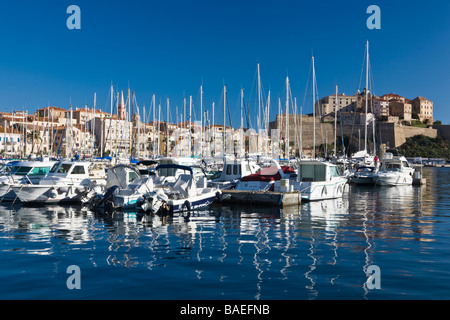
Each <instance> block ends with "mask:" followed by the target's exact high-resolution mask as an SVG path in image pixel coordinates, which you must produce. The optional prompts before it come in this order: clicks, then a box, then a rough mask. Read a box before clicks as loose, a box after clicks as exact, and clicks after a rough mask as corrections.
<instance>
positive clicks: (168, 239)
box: [0, 172, 442, 299]
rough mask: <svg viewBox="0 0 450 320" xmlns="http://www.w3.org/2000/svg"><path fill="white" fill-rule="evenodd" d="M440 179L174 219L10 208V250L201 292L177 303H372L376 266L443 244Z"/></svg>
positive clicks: (6, 246)
mask: <svg viewBox="0 0 450 320" xmlns="http://www.w3.org/2000/svg"><path fill="white" fill-rule="evenodd" d="M431 173H433V172H431ZM431 173H430V172H429V173H428V174H431ZM427 180H428V176H427ZM431 180H432V178H430V179H429V180H428V184H427V185H426V186H423V187H412V186H403V187H391V188H389V187H382V188H373V187H367V188H364V187H357V188H355V187H352V188H351V189H350V191H349V194H348V195H346V196H344V197H343V198H342V199H334V200H326V201H319V202H311V203H304V204H302V205H301V206H300V207H296V206H294V207H288V208H283V209H279V208H267V207H242V206H230V205H228V206H216V207H212V208H211V209H210V210H203V211H196V212H193V213H192V214H191V215H190V216H183V215H176V216H174V217H161V216H158V215H142V214H139V213H136V212H121V213H114V214H95V213H93V212H90V211H87V210H82V209H81V208H80V207H59V206H51V207H42V208H28V207H27V208H24V207H20V206H19V207H14V208H11V206H10V205H3V206H2V207H0V235H1V239H2V240H1V243H2V246H1V249H0V250H1V251H3V252H6V251H7V252H19V253H27V254H34V255H52V256H54V257H56V258H59V257H60V256H61V255H62V254H65V253H68V252H70V253H71V254H74V255H76V254H77V252H80V251H82V250H84V251H88V252H89V253H90V254H89V259H90V261H91V263H92V264H93V265H95V266H103V267H105V268H115V269H117V268H125V269H137V268H139V269H140V270H145V271H146V272H143V277H147V278H146V279H148V278H150V279H151V280H152V281H154V282H155V284H156V285H158V284H160V285H164V283H163V281H164V279H166V278H165V277H162V276H161V275H162V274H166V273H167V272H170V275H171V277H172V278H174V279H177V281H179V282H180V283H183V281H189V283H190V284H191V285H192V286H190V287H192V288H191V289H186V290H187V291H186V292H176V293H173V294H174V296H172V297H175V298H176V297H178V298H191V297H190V296H188V294H190V293H191V291H189V290H199V291H200V290H204V295H203V297H205V298H213V299H214V298H218V297H219V298H243V299H249V298H251V299H284V298H286V299H290V298H293V299H320V298H322V297H324V294H325V293H327V294H339V293H340V292H341V291H344V292H352V293H353V292H357V295H359V297H368V296H370V292H368V291H367V290H366V289H365V287H364V283H365V280H366V279H367V278H366V275H365V270H366V268H367V266H369V265H372V264H377V263H380V259H382V257H384V256H385V255H389V254H395V253H396V252H398V251H401V250H406V249H408V248H410V247H412V246H413V244H414V243H424V242H434V241H435V240H436V236H435V229H436V219H437V218H436V211H435V207H436V205H435V203H436V194H435V192H436V190H435V189H434V188H436V186H434V185H430V184H429V183H430V181H431ZM441 197H442V196H441ZM441 206H442V204H441ZM408 250H409V249H408ZM421 250H422V251H421V253H423V252H425V253H428V254H429V253H430V252H431V250H432V247H421ZM381 254H382V255H383V256H382V255H381ZM136 274H139V273H136V272H134V273H133V277H134V278H133V279H134V281H136V282H137V283H139V281H141V280H140V278H139V277H138V276H136ZM124 277H126V274H124ZM103 281H108V280H107V279H106V277H105V279H103ZM195 288H197V289H195ZM196 297H199V298H200V297H202V295H197V296H196Z"/></svg>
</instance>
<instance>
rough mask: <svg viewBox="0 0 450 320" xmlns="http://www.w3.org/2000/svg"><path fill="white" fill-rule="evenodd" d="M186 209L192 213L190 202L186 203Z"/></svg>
mask: <svg viewBox="0 0 450 320" xmlns="http://www.w3.org/2000/svg"><path fill="white" fill-rule="evenodd" d="M184 207H185V208H186V210H187V212H190V211H191V203H190V202H189V201H188V200H186V201H185V202H184Z"/></svg>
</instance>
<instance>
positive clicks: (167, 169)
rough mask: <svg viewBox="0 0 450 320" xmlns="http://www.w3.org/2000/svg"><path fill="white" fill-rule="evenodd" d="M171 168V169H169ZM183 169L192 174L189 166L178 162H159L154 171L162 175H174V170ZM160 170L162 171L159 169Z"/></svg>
mask: <svg viewBox="0 0 450 320" xmlns="http://www.w3.org/2000/svg"><path fill="white" fill-rule="evenodd" d="M171 169H172V170H171ZM178 169H179V170H184V171H188V172H190V173H191V175H192V174H194V172H193V170H192V168H191V167H188V166H182V165H179V164H160V165H158V166H157V167H156V169H155V170H156V171H158V172H160V173H161V174H162V173H164V174H162V175H164V176H171V175H175V172H176V171H177V170H178ZM161 170H162V171H161ZM167 173H173V174H167Z"/></svg>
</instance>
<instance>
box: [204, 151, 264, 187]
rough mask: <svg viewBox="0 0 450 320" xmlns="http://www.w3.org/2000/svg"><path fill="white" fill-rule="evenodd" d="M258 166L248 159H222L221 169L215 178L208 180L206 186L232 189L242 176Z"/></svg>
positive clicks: (251, 172)
mask: <svg viewBox="0 0 450 320" xmlns="http://www.w3.org/2000/svg"><path fill="white" fill-rule="evenodd" d="M259 169H260V166H259V165H258V164H257V163H256V161H253V160H249V159H234V160H231V159H227V158H225V159H224V164H223V169H222V171H221V174H220V176H219V177H218V178H217V179H213V180H211V181H209V182H208V186H210V187H217V188H219V189H222V190H227V189H233V188H235V187H236V185H237V183H238V182H239V181H240V180H241V178H242V177H245V176H248V175H251V174H253V173H256V172H258V171H259Z"/></svg>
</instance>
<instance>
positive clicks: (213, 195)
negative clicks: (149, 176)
mask: <svg viewBox="0 0 450 320" xmlns="http://www.w3.org/2000/svg"><path fill="white" fill-rule="evenodd" d="M166 170H169V171H170V170H176V171H179V170H183V171H184V172H187V173H183V174H178V176H177V178H176V181H175V182H174V183H171V182H169V181H168V180H164V182H163V183H162V184H155V186H154V192H151V193H147V194H146V195H145V196H144V201H143V202H142V204H141V208H142V210H144V211H146V212H149V211H151V212H152V213H158V212H162V213H169V214H173V213H176V212H183V211H186V212H189V211H191V210H196V209H201V208H205V207H207V206H209V205H210V204H211V203H213V202H214V201H215V200H216V199H217V200H219V201H221V195H222V191H221V190H220V189H218V188H215V187H208V186H207V179H206V177H201V178H199V179H197V180H196V178H195V175H194V172H193V170H192V168H190V167H188V166H181V165H176V164H163V165H159V166H158V167H156V171H157V172H163V171H166Z"/></svg>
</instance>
